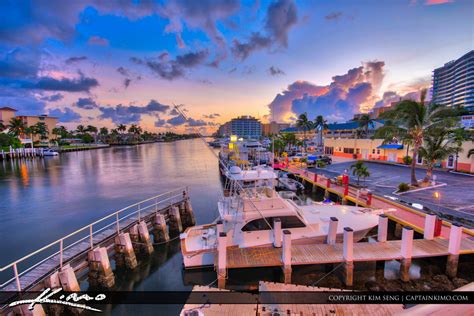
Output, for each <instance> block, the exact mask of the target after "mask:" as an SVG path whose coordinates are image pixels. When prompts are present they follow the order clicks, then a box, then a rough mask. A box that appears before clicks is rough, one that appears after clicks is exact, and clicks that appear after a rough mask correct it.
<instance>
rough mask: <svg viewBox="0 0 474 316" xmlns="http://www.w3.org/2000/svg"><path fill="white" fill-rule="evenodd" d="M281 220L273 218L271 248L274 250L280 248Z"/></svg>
mask: <svg viewBox="0 0 474 316" xmlns="http://www.w3.org/2000/svg"><path fill="white" fill-rule="evenodd" d="M281 233H282V231H281V220H280V219H279V218H275V219H274V220H273V246H274V247H275V248H280V247H281Z"/></svg>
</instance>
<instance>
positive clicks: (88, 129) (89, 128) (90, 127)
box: [86, 125, 99, 143]
mask: <svg viewBox="0 0 474 316" xmlns="http://www.w3.org/2000/svg"><path fill="white" fill-rule="evenodd" d="M98 131H99V130H98V129H97V127H95V126H93V125H87V127H86V132H89V133H92V134H94V143H97V132H98Z"/></svg>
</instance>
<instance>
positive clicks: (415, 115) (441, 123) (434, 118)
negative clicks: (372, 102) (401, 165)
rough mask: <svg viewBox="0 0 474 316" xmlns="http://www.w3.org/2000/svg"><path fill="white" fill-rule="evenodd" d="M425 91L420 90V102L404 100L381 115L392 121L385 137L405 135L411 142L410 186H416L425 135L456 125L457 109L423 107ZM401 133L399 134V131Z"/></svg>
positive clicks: (435, 105)
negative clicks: (417, 170) (417, 161)
mask: <svg viewBox="0 0 474 316" xmlns="http://www.w3.org/2000/svg"><path fill="white" fill-rule="evenodd" d="M425 96H426V90H422V92H421V98H420V102H417V101H413V100H404V101H402V102H400V103H399V104H398V105H397V106H396V108H395V109H393V110H391V111H387V112H385V113H383V114H382V115H383V116H382V117H383V118H388V119H390V120H392V123H393V124H392V126H389V128H388V129H387V130H385V131H384V133H385V134H386V135H385V136H386V137H390V136H391V133H392V132H395V134H394V135H393V137H396V136H400V134H406V135H407V136H406V137H409V138H410V139H411V140H412V142H413V155H412V162H411V185H412V186H418V181H417V179H416V175H415V167H416V160H417V155H418V150H419V148H420V146H421V145H422V143H423V138H424V136H425V134H427V133H429V131H430V130H431V129H433V128H440V127H445V128H450V127H453V126H454V125H455V123H456V115H457V114H458V111H459V110H458V109H457V108H452V107H445V106H440V105H437V104H428V105H425ZM401 130H402V131H403V133H401V132H400V131H401Z"/></svg>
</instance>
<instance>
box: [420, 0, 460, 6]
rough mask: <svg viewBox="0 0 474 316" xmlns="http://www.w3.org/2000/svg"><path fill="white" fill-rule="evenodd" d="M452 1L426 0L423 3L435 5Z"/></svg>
mask: <svg viewBox="0 0 474 316" xmlns="http://www.w3.org/2000/svg"><path fill="white" fill-rule="evenodd" d="M451 2H454V1H453V0H426V1H425V4H426V5H437V4H445V3H451Z"/></svg>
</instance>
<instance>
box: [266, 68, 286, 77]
mask: <svg viewBox="0 0 474 316" xmlns="http://www.w3.org/2000/svg"><path fill="white" fill-rule="evenodd" d="M268 72H269V73H270V75H272V76H278V75H284V74H285V72H284V71H283V70H281V69H280V68H278V67H275V66H271V67H270V68H268Z"/></svg>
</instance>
